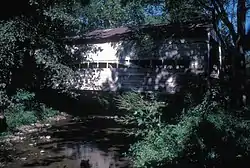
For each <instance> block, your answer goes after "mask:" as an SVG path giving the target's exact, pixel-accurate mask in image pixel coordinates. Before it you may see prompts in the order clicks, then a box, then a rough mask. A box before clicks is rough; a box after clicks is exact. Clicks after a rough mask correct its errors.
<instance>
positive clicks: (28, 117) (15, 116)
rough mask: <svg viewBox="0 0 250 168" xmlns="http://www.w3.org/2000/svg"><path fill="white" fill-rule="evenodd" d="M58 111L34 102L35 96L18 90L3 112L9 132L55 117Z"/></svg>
mask: <svg viewBox="0 0 250 168" xmlns="http://www.w3.org/2000/svg"><path fill="white" fill-rule="evenodd" d="M57 113H58V111H56V110H53V109H51V108H48V107H46V106H45V105H44V104H42V103H39V102H37V101H35V94H34V93H30V92H28V91H24V90H19V91H17V93H16V94H15V95H14V96H12V97H11V103H10V105H9V106H8V108H7V109H6V110H5V116H6V120H7V124H8V127H9V129H10V130H13V129H15V128H17V127H19V126H21V125H26V124H31V123H35V122H36V121H38V120H45V119H47V118H48V117H52V116H54V115H56V114H57Z"/></svg>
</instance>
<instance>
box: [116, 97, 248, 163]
mask: <svg viewBox="0 0 250 168" xmlns="http://www.w3.org/2000/svg"><path fill="white" fill-rule="evenodd" d="M162 105H165V106H166V105H167V104H164V103H162V102H161V101H159V100H157V99H154V98H153V99H146V98H145V96H142V95H140V94H137V93H127V94H125V95H122V96H120V97H119V99H118V107H119V108H120V109H122V110H126V111H127V113H126V115H125V116H124V117H123V118H122V120H121V122H122V123H123V124H128V123H131V122H132V123H134V124H135V125H136V127H137V128H138V129H137V130H136V131H135V132H132V134H134V135H135V136H137V137H138V141H137V142H136V143H134V144H133V145H132V146H131V147H130V150H129V153H128V154H127V156H128V157H130V158H131V160H132V161H133V162H134V166H135V167H166V166H167V167H224V166H233V167H234V166H236V167H237V166H239V164H240V161H242V160H244V162H245V161H247V160H249V159H247V158H249V156H248V153H249V152H250V144H249V142H250V122H249V120H248V119H247V118H245V117H244V115H241V116H238V114H237V113H238V112H237V113H236V112H235V111H228V110H225V108H224V107H223V106H222V105H221V103H218V102H217V101H215V100H213V99H210V98H209V96H207V95H206V96H205V97H204V99H203V101H202V102H201V103H198V104H196V105H192V106H189V107H188V108H185V109H183V112H182V113H181V114H180V115H179V117H177V118H175V120H176V122H175V123H169V122H167V121H166V120H164V119H163V118H161V116H162V113H168V111H164V110H162V109H161V107H162ZM247 113H249V112H247ZM234 164H235V165H234Z"/></svg>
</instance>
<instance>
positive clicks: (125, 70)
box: [77, 39, 207, 93]
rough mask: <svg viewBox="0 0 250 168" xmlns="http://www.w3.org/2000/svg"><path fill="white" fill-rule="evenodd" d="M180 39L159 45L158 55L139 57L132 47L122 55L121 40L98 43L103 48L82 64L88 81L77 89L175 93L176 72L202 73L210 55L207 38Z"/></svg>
mask: <svg viewBox="0 0 250 168" xmlns="http://www.w3.org/2000/svg"><path fill="white" fill-rule="evenodd" d="M178 41H179V42H178V43H177V42H176V41H172V42H170V41H167V42H166V41H165V43H163V44H162V45H161V46H160V47H159V51H158V53H159V54H158V55H159V57H158V58H156V57H150V55H145V56H144V57H142V56H140V57H139V56H138V55H136V54H135V53H132V50H133V49H132V48H131V52H130V51H129V52H127V55H125V56H123V57H119V55H118V54H117V53H118V52H117V51H118V48H119V47H121V44H120V43H117V45H114V44H111V43H104V44H96V45H97V46H98V47H101V48H102V51H100V52H98V53H95V54H90V55H89V60H86V61H84V62H82V63H79V66H78V68H79V72H80V73H81V74H82V78H83V79H85V80H83V81H84V82H82V83H81V84H80V85H78V86H77V89H80V90H104V91H117V90H123V91H124V90H125V91H128V90H134V91H164V92H169V93H174V92H176V91H178V84H177V83H176V82H177V81H176V80H177V79H176V78H178V77H177V75H179V76H183V74H185V73H186V71H187V70H189V71H191V72H193V73H196V74H199V73H203V72H204V63H203V62H204V57H206V55H207V50H206V47H207V43H206V41H205V40H203V41H201V40H199V41H197V40H196V41H195V40H192V39H189V40H186V39H185V40H183V39H182V42H181V41H180V40H178ZM183 41H185V42H183ZM111 45H113V46H116V47H111Z"/></svg>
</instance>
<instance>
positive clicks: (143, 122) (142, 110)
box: [117, 92, 165, 135]
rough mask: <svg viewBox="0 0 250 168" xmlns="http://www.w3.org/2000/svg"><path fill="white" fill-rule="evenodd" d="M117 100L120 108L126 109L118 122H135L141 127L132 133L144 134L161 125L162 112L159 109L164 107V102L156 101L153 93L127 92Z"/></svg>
mask: <svg viewBox="0 0 250 168" xmlns="http://www.w3.org/2000/svg"><path fill="white" fill-rule="evenodd" d="M117 102H118V108H119V109H120V110H126V111H127V113H126V115H125V116H124V117H122V118H121V119H120V122H121V123H124V124H135V125H137V126H139V127H140V128H141V129H138V130H135V132H133V133H134V134H136V135H140V134H145V133H146V132H148V131H149V130H152V129H154V128H156V127H161V126H162V124H161V122H162V118H161V117H162V113H161V112H160V111H159V109H160V108H161V107H164V106H165V103H164V102H158V101H157V100H156V98H155V97H154V95H148V97H147V96H143V95H140V94H137V93H134V92H128V93H125V94H123V95H121V96H118V98H117ZM142 128H143V129H142Z"/></svg>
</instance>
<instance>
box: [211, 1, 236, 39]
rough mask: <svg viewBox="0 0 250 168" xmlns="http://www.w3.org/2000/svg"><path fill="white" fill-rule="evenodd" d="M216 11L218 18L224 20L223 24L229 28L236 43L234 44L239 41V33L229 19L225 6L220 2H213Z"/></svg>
mask: <svg viewBox="0 0 250 168" xmlns="http://www.w3.org/2000/svg"><path fill="white" fill-rule="evenodd" d="M211 2H212V4H213V6H214V8H215V11H216V12H217V14H218V17H220V19H221V20H222V22H223V23H224V24H225V25H226V27H227V28H228V30H229V32H230V34H231V36H232V39H233V41H234V43H235V42H236V41H237V33H236V31H235V29H234V26H233V24H232V23H231V22H230V20H229V18H228V14H227V12H226V10H225V8H224V6H223V4H222V3H221V2H220V0H211Z"/></svg>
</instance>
